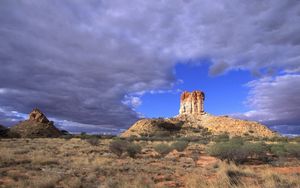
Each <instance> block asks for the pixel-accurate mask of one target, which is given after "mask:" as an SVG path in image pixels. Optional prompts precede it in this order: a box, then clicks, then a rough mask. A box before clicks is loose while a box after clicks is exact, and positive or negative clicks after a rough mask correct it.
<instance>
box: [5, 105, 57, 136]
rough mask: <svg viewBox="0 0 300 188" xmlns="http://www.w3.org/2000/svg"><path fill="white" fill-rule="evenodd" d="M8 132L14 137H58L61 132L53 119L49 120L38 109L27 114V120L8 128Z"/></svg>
mask: <svg viewBox="0 0 300 188" xmlns="http://www.w3.org/2000/svg"><path fill="white" fill-rule="evenodd" d="M9 132H10V134H12V135H16V137H23V138H27V137H30V138H32V137H59V136H61V135H63V133H62V132H61V131H60V130H58V129H57V128H56V127H55V126H54V125H53V121H49V120H48V119H47V117H46V116H45V115H44V114H43V113H42V112H41V111H40V110H39V109H37V108H36V109H33V111H32V112H31V113H30V114H29V118H28V120H25V121H21V122H20V123H19V124H17V125H15V126H13V127H12V128H10V130H9Z"/></svg>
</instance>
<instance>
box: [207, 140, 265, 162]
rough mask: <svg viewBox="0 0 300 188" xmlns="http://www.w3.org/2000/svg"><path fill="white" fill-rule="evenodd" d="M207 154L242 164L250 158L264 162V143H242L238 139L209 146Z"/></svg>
mask: <svg viewBox="0 0 300 188" xmlns="http://www.w3.org/2000/svg"><path fill="white" fill-rule="evenodd" d="M207 152H208V153H209V154H210V155H212V156H214V157H217V158H219V159H221V160H227V161H233V162H236V163H244V162H246V161H248V160H249V159H251V158H255V159H260V160H266V157H267V155H266V152H267V149H266V145H265V144H264V143H250V142H246V143H244V142H243V141H242V140H240V139H233V140H230V141H229V142H220V143H216V144H213V145H211V146H210V147H209V148H208V149H207Z"/></svg>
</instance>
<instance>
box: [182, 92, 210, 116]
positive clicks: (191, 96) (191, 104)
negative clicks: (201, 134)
mask: <svg viewBox="0 0 300 188" xmlns="http://www.w3.org/2000/svg"><path fill="white" fill-rule="evenodd" d="M204 98H205V97H204V93H203V92H202V91H193V92H187V91H185V92H183V93H182V94H181V97H180V109H179V114H203V113H204V106H203V104H204Z"/></svg>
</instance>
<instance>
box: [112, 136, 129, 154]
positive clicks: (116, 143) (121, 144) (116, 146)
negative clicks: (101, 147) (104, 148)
mask: <svg viewBox="0 0 300 188" xmlns="http://www.w3.org/2000/svg"><path fill="white" fill-rule="evenodd" d="M127 146H128V142H127V141H125V140H121V139H116V140H113V141H111V143H110V144H109V150H110V151H111V152H112V153H114V154H116V155H117V156H118V157H121V156H122V154H123V153H124V152H125V151H126V149H127Z"/></svg>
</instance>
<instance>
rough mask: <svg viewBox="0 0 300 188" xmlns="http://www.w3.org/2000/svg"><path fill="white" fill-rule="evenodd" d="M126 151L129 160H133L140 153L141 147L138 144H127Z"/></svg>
mask: <svg viewBox="0 0 300 188" xmlns="http://www.w3.org/2000/svg"><path fill="white" fill-rule="evenodd" d="M126 151H127V153H128V155H129V157H131V158H135V156H136V154H138V153H141V151H142V147H141V146H140V145H138V144H134V143H130V144H128V146H127V148H126Z"/></svg>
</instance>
